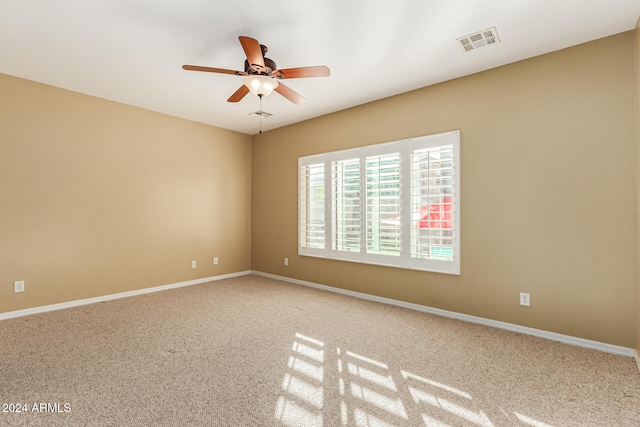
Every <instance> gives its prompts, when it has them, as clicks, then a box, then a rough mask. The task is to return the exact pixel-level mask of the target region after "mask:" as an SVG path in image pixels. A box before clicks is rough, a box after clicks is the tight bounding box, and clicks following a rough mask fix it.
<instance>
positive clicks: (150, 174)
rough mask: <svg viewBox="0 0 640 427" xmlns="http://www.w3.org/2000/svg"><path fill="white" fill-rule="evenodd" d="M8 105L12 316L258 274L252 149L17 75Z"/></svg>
mask: <svg viewBox="0 0 640 427" xmlns="http://www.w3.org/2000/svg"><path fill="white" fill-rule="evenodd" d="M0 93H1V94H2V95H1V96H0V284H2V286H0V313H1V312H8V311H13V310H19V309H23V308H28V307H36V306H42V305H47V304H53V303H59V302H64V301H70V300H77V299H82V298H87V297H95V296H100V295H105V294H112V293H117V292H123V291H129V290H135V289H138V288H145V287H151V286H158V285H166V284H171V283H177V282H181V281H186V280H191V279H198V278H204V277H210V276H214V275H219V274H226V273H232V272H238V271H243V270H248V269H250V268H251V258H250V257H251V252H250V245H251V235H250V223H251V219H250V216H249V215H250V204H251V137H249V136H247V135H241V134H238V133H234V132H230V131H226V130H222V129H217V128H213V127H211V126H206V125H202V124H197V123H194V122H189V121H186V120H181V119H177V118H173V117H169V116H165V115H161V114H157V113H153V112H150V111H145V110H141V109H137V108H133V107H129V106H125V105H122V104H118V103H114V102H110V101H105V100H102V99H98V98H94V97H90V96H86V95H81V94H78V93H74V92H69V91H65V90H62V89H57V88H53V87H50V86H45V85H41V84H37V83H33V82H30V81H26V80H21V79H18V78H14V77H9V76H6V75H0ZM214 256H218V257H219V259H220V264H219V265H218V266H216V267H214V266H213V257H214ZM192 260H196V261H198V267H197V268H196V269H192V268H191V261H192ZM14 280H25V281H26V292H25V293H21V294H14V293H13V281H14Z"/></svg>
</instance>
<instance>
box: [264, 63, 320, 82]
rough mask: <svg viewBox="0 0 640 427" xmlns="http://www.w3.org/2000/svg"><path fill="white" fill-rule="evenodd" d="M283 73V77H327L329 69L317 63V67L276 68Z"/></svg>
mask: <svg viewBox="0 0 640 427" xmlns="http://www.w3.org/2000/svg"><path fill="white" fill-rule="evenodd" d="M276 72H280V73H282V74H283V75H284V78H285V79H299V78H303V77H329V75H331V70H329V67H325V66H324V65H319V66H317V67H298V68H285V69H284V70H278V71H276Z"/></svg>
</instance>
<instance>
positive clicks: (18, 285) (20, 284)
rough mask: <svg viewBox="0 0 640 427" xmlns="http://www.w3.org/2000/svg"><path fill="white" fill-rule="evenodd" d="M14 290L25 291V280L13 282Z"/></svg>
mask: <svg viewBox="0 0 640 427" xmlns="http://www.w3.org/2000/svg"><path fill="white" fill-rule="evenodd" d="M13 292H15V293H18V292H24V280H18V281H15V282H13Z"/></svg>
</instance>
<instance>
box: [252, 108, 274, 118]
mask: <svg viewBox="0 0 640 427" xmlns="http://www.w3.org/2000/svg"><path fill="white" fill-rule="evenodd" d="M249 115H250V116H253V117H260V118H261V119H268V118H269V117H271V116H273V114H271V113H267V112H266V111H262V110H258V111H254V112H253V113H249Z"/></svg>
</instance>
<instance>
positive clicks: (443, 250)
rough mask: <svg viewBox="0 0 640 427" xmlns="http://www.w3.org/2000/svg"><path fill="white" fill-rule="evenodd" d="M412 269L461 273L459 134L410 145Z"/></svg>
mask: <svg viewBox="0 0 640 427" xmlns="http://www.w3.org/2000/svg"><path fill="white" fill-rule="evenodd" d="M407 149H408V150H407V151H408V155H409V159H408V163H409V165H410V166H409V167H410V187H411V195H410V202H409V210H410V215H411V227H410V230H411V231H410V254H411V255H410V256H411V266H412V267H414V268H424V269H429V270H431V271H439V272H448V273H458V267H459V241H460V227H459V220H458V217H459V209H458V208H459V203H458V202H459V197H460V195H459V182H460V181H459V179H460V178H459V168H458V163H459V155H458V133H447V134H440V135H434V136H431V137H423V138H419V139H415V140H411V141H408V146H407Z"/></svg>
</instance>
